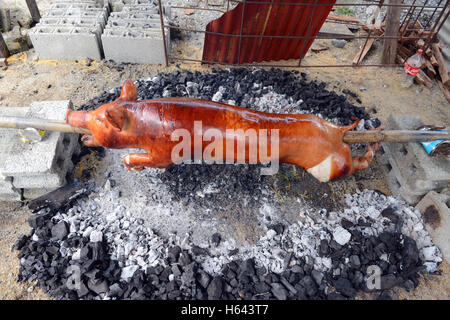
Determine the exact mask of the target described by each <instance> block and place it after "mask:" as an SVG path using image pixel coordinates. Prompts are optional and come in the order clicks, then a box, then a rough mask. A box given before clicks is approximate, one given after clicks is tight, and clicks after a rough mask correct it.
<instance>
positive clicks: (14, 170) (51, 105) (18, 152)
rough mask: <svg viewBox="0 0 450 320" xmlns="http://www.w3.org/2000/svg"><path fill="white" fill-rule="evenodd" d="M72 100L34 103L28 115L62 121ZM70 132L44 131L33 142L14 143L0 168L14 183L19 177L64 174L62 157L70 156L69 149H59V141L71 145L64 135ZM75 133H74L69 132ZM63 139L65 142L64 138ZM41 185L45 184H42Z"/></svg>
mask: <svg viewBox="0 0 450 320" xmlns="http://www.w3.org/2000/svg"><path fill="white" fill-rule="evenodd" d="M71 105H72V104H71V102H70V101H69V100H67V101H46V102H34V103H32V104H31V105H30V110H29V112H28V113H27V116H29V117H34V118H44V119H52V120H64V119H65V114H66V111H67V109H68V108H69V107H70V106H71ZM67 135H69V134H62V133H60V132H56V131H53V132H47V133H46V135H45V137H44V139H43V140H42V141H40V142H35V143H17V144H14V145H13V146H12V147H11V149H10V153H9V155H8V156H7V157H6V159H5V161H4V163H3V165H2V167H1V168H0V171H1V172H2V173H3V175H4V176H10V177H13V184H14V183H15V182H16V181H15V180H16V179H18V178H19V177H33V176H34V177H36V176H43V175H53V174H57V175H59V176H61V177H64V176H65V174H66V172H65V171H64V169H65V165H64V163H65V157H69V158H70V157H71V155H72V150H69V148H67V149H63V150H66V151H65V152H66V153H62V154H58V151H59V152H61V149H60V148H61V147H60V144H62V145H63V146H64V145H67V146H70V145H71V143H72V140H71V139H76V137H70V138H67ZM70 135H73V136H77V135H76V134H70ZM65 139H66V143H64V140H65ZM40 187H45V185H41V186H40Z"/></svg>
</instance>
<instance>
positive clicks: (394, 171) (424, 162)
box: [383, 115, 450, 204]
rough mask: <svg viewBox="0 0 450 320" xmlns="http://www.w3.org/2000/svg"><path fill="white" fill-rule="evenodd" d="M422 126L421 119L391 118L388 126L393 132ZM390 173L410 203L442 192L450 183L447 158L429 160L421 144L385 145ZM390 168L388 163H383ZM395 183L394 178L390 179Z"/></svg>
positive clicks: (393, 116) (430, 158)
mask: <svg viewBox="0 0 450 320" xmlns="http://www.w3.org/2000/svg"><path fill="white" fill-rule="evenodd" d="M421 125H423V123H422V121H421V120H420V118H417V117H414V116H405V115H392V116H391V117H389V119H388V123H387V127H388V129H393V130H413V129H416V128H417V127H419V126H421ZM383 150H384V151H385V154H384V155H383V157H385V159H386V160H387V161H388V163H389V166H388V171H389V174H390V175H393V176H394V178H395V180H396V183H392V185H391V187H393V190H392V191H393V192H394V191H395V190H394V189H395V184H397V185H398V186H399V190H400V195H402V196H403V197H404V198H405V200H406V201H408V202H409V203H411V204H415V203H417V201H418V200H419V199H420V197H421V196H423V195H425V194H426V193H427V192H429V191H431V190H442V189H443V188H445V187H447V186H448V181H450V162H449V161H448V159H447V158H445V157H430V156H429V155H428V154H427V153H426V151H425V150H424V149H423V147H422V145H420V144H419V143H416V142H414V143H405V144H401V143H383ZM384 163H385V165H387V162H386V161H385V162H384ZM388 180H391V181H392V177H390V178H389V177H388Z"/></svg>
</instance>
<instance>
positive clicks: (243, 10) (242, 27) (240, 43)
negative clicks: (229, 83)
mask: <svg viewBox="0 0 450 320" xmlns="http://www.w3.org/2000/svg"><path fill="white" fill-rule="evenodd" d="M245 1H246V0H244V2H243V4H242V15H241V29H240V31H239V46H238V63H240V62H241V47H242V30H244V14H245V3H246V2H245Z"/></svg>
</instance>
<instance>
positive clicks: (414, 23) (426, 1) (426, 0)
mask: <svg viewBox="0 0 450 320" xmlns="http://www.w3.org/2000/svg"><path fill="white" fill-rule="evenodd" d="M427 3H428V0H425V3H424V4H427ZM422 12H423V8H422V9H420V11H419V13H418V14H417V16H416V19H414V22H413V24H412V25H413V27H414V26H415V25H416V22H417V20H419V16H420V15H421V13H422ZM406 28H408V26H406Z"/></svg>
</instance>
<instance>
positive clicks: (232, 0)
mask: <svg viewBox="0 0 450 320" xmlns="http://www.w3.org/2000/svg"><path fill="white" fill-rule="evenodd" d="M289 1H290V2H289ZM355 1H357V3H339V0H337V2H335V1H333V0H325V3H324V1H323V0H322V1H321V0H304V1H296V0H284V2H283V0H281V1H280V0H272V1H268V0H266V1H258V0H226V10H221V9H219V8H217V7H211V6H210V5H209V4H208V0H206V1H205V5H204V6H203V7H190V6H172V8H174V9H192V10H195V11H197V10H205V11H216V12H220V13H223V14H226V13H227V12H229V10H230V9H232V8H236V6H239V5H240V6H241V7H242V10H240V14H241V15H240V17H238V18H236V17H235V19H234V20H235V22H237V24H238V25H239V27H240V28H238V29H240V30H239V32H238V33H236V32H234V33H233V32H214V31H209V30H207V28H206V29H205V30H198V29H195V28H187V27H180V26H175V25H169V23H168V21H166V20H165V18H164V17H163V15H162V14H161V12H162V10H161V8H162V6H163V5H164V0H158V2H159V6H160V18H161V26H162V30H167V29H175V30H178V31H184V32H193V33H203V34H205V38H207V37H209V36H216V37H220V39H222V41H221V45H220V47H216V48H213V49H211V48H209V49H210V50H222V51H233V50H235V51H236V50H237V51H238V53H237V59H235V60H237V61H232V62H226V61H223V59H222V61H217V59H216V60H214V59H205V58H204V57H205V51H204V55H203V58H202V59H192V58H186V57H183V56H177V55H174V54H172V53H171V52H169V51H168V48H167V47H165V48H164V50H165V55H166V64H167V65H169V64H170V63H175V62H177V61H186V62H198V63H206V64H221V65H241V66H242V65H247V66H266V67H270V66H273V67H307V68H312V67H380V66H397V65H398V64H386V63H371V64H363V63H362V59H361V58H362V57H363V55H364V50H363V49H364V48H365V47H366V45H367V44H368V43H369V42H374V41H384V40H386V39H394V38H395V39H397V40H398V41H400V42H405V41H406V42H407V43H410V44H413V45H414V44H415V42H416V40H420V39H422V40H423V43H422V45H421V47H422V48H423V49H424V52H425V51H426V50H427V49H428V48H429V47H430V45H431V43H433V42H436V41H437V36H436V35H437V33H438V32H439V30H440V29H441V28H442V26H443V24H444V22H445V21H446V20H447V19H448V17H449V13H450V8H449V2H450V0H445V1H444V0H439V1H437V0H434V1H430V0H409V3H405V0H403V1H401V3H398V2H397V3H391V2H395V1H392V0H391V1H389V0H388V1H386V2H389V3H385V1H384V0H379V1H376V0H375V1H374V0H359V1H358V0H355ZM419 2H420V3H419ZM250 5H252V6H255V5H259V6H271V7H273V6H278V7H279V8H281V9H283V10H285V12H292V11H293V10H294V8H296V7H303V8H309V10H310V11H309V12H308V13H309V14H307V20H309V21H308V23H307V26H306V29H303V30H302V31H303V32H302V33H300V34H298V33H297V34H288V35H286V34H285V35H280V34H266V33H264V32H257V33H253V34H252V33H248V34H247V33H245V32H243V31H244V30H243V29H244V28H243V26H244V24H245V8H246V7H247V8H249V6H250ZM368 6H377V7H378V8H379V11H380V12H382V14H381V15H382V16H381V18H382V20H381V23H383V22H384V23H386V17H387V14H386V13H385V12H386V11H387V10H388V8H389V7H400V8H401V9H402V13H401V18H400V22H399V32H398V36H388V35H385V34H384V33H383V34H379V33H377V32H376V29H373V28H369V29H366V30H367V32H366V34H362V35H360V34H359V35H354V36H353V37H351V38H352V39H362V43H363V45H362V47H361V48H360V52H358V54H359V57H355V60H354V61H353V64H327V65H325V64H324V65H302V61H303V58H304V55H305V53H306V51H307V50H308V49H309V46H310V45H311V44H312V42H313V41H314V40H316V39H347V40H348V39H349V37H348V36H344V35H343V36H338V35H333V36H327V35H321V34H317V32H315V33H314V31H313V32H312V30H311V25H312V24H313V22H314V21H315V19H316V15H317V13H318V12H319V13H320V12H321V10H320V9H321V8H324V7H329V8H331V7H334V8H349V9H350V8H352V7H368ZM281 9H279V10H281ZM298 12H301V11H298ZM322 13H323V11H322ZM425 13H427V15H426V16H427V18H423V17H424V16H425ZM291 16H292V13H291V15H287V14H286V17H291ZM303 17H305V16H303ZM349 20H355V19H349ZM326 21H327V22H329V23H345V24H347V25H351V24H354V25H355V26H357V27H360V28H362V27H364V26H366V28H367V25H366V24H365V23H364V22H363V21H360V22H356V21H336V20H334V19H329V17H328V16H327V20H326ZM379 22H380V21H379ZM257 31H260V30H257ZM169 34H170V32H169ZM163 37H165V32H163ZM254 39H260V42H261V41H262V40H270V41H275V40H277V41H280V40H289V41H298V42H301V41H303V46H302V47H303V51H300V52H298V55H297V57H293V58H292V59H295V62H293V63H292V59H290V60H289V64H280V63H274V61H275V60H284V59H275V60H274V59H271V58H272V57H270V56H269V57H268V58H267V57H266V58H265V59H262V60H261V59H256V61H255V62H253V63H246V62H243V61H245V60H246V59H245V55H246V54H248V53H246V50H244V49H243V47H244V45H245V43H246V42H248V41H249V40H254ZM372 39H373V40H372ZM205 42H206V41H205ZM164 44H166V41H165V39H164ZM233 44H237V49H236V48H231V45H233ZM308 44H309V45H308ZM305 49H306V50H305ZM297 51H298V50H297ZM206 56H208V55H206ZM209 56H211V55H209ZM263 58H264V57H263Z"/></svg>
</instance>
